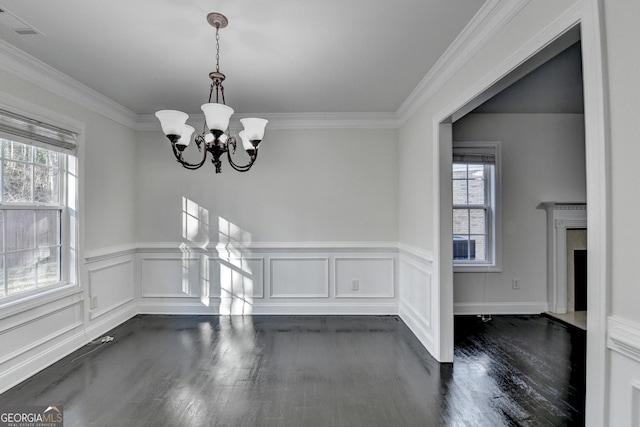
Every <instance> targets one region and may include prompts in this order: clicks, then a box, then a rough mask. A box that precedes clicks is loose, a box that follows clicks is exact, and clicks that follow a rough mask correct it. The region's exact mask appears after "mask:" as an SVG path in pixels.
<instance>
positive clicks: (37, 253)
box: [0, 110, 77, 304]
mask: <svg viewBox="0 0 640 427" xmlns="http://www.w3.org/2000/svg"><path fill="white" fill-rule="evenodd" d="M58 134H60V135H61V137H59V138H58V137H56V136H57V135H58ZM50 138H51V139H53V143H52V141H51V140H50ZM71 138H73V143H75V135H73V134H71V133H69V132H66V131H63V130H62V129H57V128H53V127H50V126H47V125H44V124H42V123H40V122H35V121H32V120H30V119H27V118H23V117H20V116H16V115H13V114H12V113H9V112H5V111H2V110H0V304H2V303H3V302H10V301H13V300H17V299H21V298H23V297H29V296H32V295H35V294H38V293H40V292H43V291H47V290H51V289H54V288H57V287H61V286H64V285H66V284H69V283H73V282H75V278H76V274H75V268H74V267H73V266H72V263H75V258H76V257H75V248H76V245H75V241H73V239H71V235H72V233H73V230H72V228H73V227H75V194H76V192H75V185H76V182H77V180H76V179H75V168H76V163H75V162H76V160H75V157H74V156H73V155H72V154H71V152H70V150H69V149H68V148H65V147H64V144H67V143H68V141H69V140H70V139H71ZM73 235H74V236H75V233H73Z"/></svg>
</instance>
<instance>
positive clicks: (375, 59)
mask: <svg viewBox="0 0 640 427" xmlns="http://www.w3.org/2000/svg"><path fill="white" fill-rule="evenodd" d="M484 1H485V0H397V1H393V2H391V1H388V0H298V1H296V0H235V1H233V0H214V1H203V0H190V1H176V0H128V1H126V2H125V1H124V0H111V1H97V0H56V1H52V0H28V1H26V0H0V8H1V9H4V10H5V11H7V12H8V13H4V14H0V38H1V39H2V40H4V41H6V42H8V43H10V44H12V45H14V46H15V47H17V48H19V49H21V50H23V51H24V52H26V53H28V54H30V55H32V56H34V57H35V58H37V59H39V60H41V61H42V62H44V63H46V64H48V65H50V66H52V67H53V68H56V69H57V70H59V71H61V72H63V73H65V74H67V75H68V76H70V77H72V78H73V79H75V80H77V81H79V82H81V83H83V84H85V85H87V86H89V87H91V88H92V89H94V90H96V91H98V92H100V93H102V94H103V95H105V96H107V97H108V98H111V99H112V100H114V101H116V102H117V103H119V104H121V105H122V106H124V107H126V108H128V109H130V110H132V111H133V112H135V113H137V114H149V113H153V112H154V111H156V110H159V109H165V108H170V109H178V110H183V111H185V112H188V113H199V112H200V108H199V107H200V104H202V103H204V102H206V100H207V96H208V89H209V83H210V80H209V77H208V74H209V72H210V71H212V70H213V69H214V68H215V30H214V29H213V27H211V26H209V24H208V23H207V21H206V15H207V13H209V12H213V11H215V12H221V13H223V14H225V15H226V16H227V17H228V18H229V26H228V27H227V28H225V29H223V30H221V31H220V47H221V50H220V71H222V72H223V73H225V74H226V75H227V80H226V82H225V92H226V101H227V103H228V104H229V105H230V106H232V107H233V108H234V109H235V110H236V112H239V113H311V112H315V113H317V112H327V113H342V112H345V113H347V112H372V113H373V112H395V111H397V110H398V108H399V107H400V105H401V104H402V102H403V101H404V100H405V99H406V98H407V97H408V96H409V94H410V93H411V92H412V91H413V90H414V89H415V88H416V86H417V85H418V83H420V81H421V80H422V79H423V77H424V76H425V75H426V74H427V72H428V71H429V69H430V68H431V67H432V66H433V65H434V64H435V63H436V61H437V60H438V58H439V57H440V56H441V55H442V54H443V53H444V51H445V50H446V49H447V47H448V46H449V45H450V44H451V43H452V42H453V40H454V39H455V38H456V36H457V35H458V34H459V33H460V32H461V31H462V29H463V28H464V27H465V25H466V24H467V23H468V22H469V21H470V20H471V18H472V17H473V15H474V14H475V13H476V12H477V11H478V9H479V8H480V7H481V6H482V4H483V3H484ZM2 15H4V17H2ZM11 15H13V16H15V17H17V18H18V19H19V20H21V21H23V22H24V23H26V25H27V26H30V27H32V28H34V29H35V30H37V31H39V32H41V33H42V35H18V34H16V33H15V31H14V30H13V29H12V28H10V27H11V26H15V25H11V24H10V22H9V21H12V19H11V18H12V17H11Z"/></svg>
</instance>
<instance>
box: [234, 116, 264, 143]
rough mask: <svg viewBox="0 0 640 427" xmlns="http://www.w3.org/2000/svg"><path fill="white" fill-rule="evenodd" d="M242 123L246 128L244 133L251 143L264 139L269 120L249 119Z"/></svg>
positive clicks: (241, 120) (241, 121) (243, 120)
mask: <svg viewBox="0 0 640 427" xmlns="http://www.w3.org/2000/svg"><path fill="white" fill-rule="evenodd" d="M240 123H242V126H244V131H245V132H246V135H247V139H249V140H250V141H255V140H256V139H257V140H260V141H262V138H263V137H264V128H265V127H267V123H269V120H267V119H256V118H247V119H240Z"/></svg>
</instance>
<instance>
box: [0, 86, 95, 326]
mask: <svg viewBox="0 0 640 427" xmlns="http://www.w3.org/2000/svg"><path fill="white" fill-rule="evenodd" d="M0 95H2V97H1V98H2V100H3V101H4V102H2V101H0V109H3V110H6V111H9V112H13V113H15V114H19V115H23V116H25V117H29V118H32V119H34V120H40V121H42V122H44V123H49V124H51V125H54V126H57V127H60V128H62V129H66V130H68V131H70V132H73V133H75V134H76V136H77V150H76V153H75V155H74V157H75V158H76V174H75V176H76V187H75V191H74V194H75V200H74V201H73V203H71V201H70V200H69V196H70V194H69V189H68V186H67V180H68V168H69V164H68V161H65V164H64V168H63V170H62V171H61V172H62V177H61V183H60V185H61V187H62V186H63V185H64V193H63V194H64V200H63V207H62V212H63V215H62V218H61V228H62V236H61V243H62V245H63V247H62V249H61V250H62V251H65V252H64V255H66V257H67V258H66V261H64V262H63V265H62V266H61V275H62V276H61V279H62V280H61V282H60V283H59V284H56V285H52V286H47V287H43V288H40V289H39V290H34V291H29V292H24V293H20V294H17V295H14V296H10V297H4V298H2V299H0V319H1V318H4V317H7V316H12V315H15V314H18V313H22V312H24V311H28V310H29V309H31V308H32V307H37V306H41V305H46V304H49V303H50V302H53V301H56V300H58V299H60V298H61V297H66V296H71V295H77V294H79V293H81V292H83V289H82V285H81V277H82V276H81V265H80V262H81V253H82V250H83V249H82V240H81V239H80V236H81V233H82V223H83V218H82V215H83V214H82V212H83V210H82V194H83V193H84V190H83V188H84V185H83V183H82V179H83V173H82V171H83V169H82V164H83V158H84V156H83V153H84V150H83V143H84V129H85V126H84V123H82V122H80V121H78V120H75V119H72V118H70V117H68V116H66V115H63V114H60V113H57V112H55V111H52V110H49V109H48V108H45V107H42V106H40V105H37V104H33V103H31V102H28V101H25V100H23V99H21V98H18V97H15V96H13V95H11V94H8V93H6V92H3V91H0ZM2 134H3V135H4V137H6V138H7V139H13V140H15V141H18V142H27V143H29V142H28V141H25V140H24V139H22V138H20V137H14V136H12V135H10V134H7V133H4V132H3V133H2ZM32 145H36V146H41V145H40V144H32ZM52 149H54V150H55V148H53V147H52ZM67 160H68V159H67ZM7 206H8V205H7ZM71 206H75V208H76V209H75V215H74V216H75V218H76V221H75V224H74V225H73V227H74V230H73V232H72V230H71V227H72V225H71V212H70V211H71ZM71 236H75V242H71V241H70V238H71ZM72 245H73V246H75V252H76V253H75V262H74V263H72V262H71V261H72V257H71V255H72V254H71V247H72ZM71 269H73V270H74V271H73V272H72V271H71ZM72 277H74V278H75V280H71V278H72Z"/></svg>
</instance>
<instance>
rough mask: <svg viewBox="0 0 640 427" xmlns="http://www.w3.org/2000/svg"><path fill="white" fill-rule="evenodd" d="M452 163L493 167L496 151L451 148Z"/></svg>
mask: <svg viewBox="0 0 640 427" xmlns="http://www.w3.org/2000/svg"><path fill="white" fill-rule="evenodd" d="M453 162H454V163H475V164H483V165H494V164H495V163H496V149H495V147H453Z"/></svg>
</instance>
